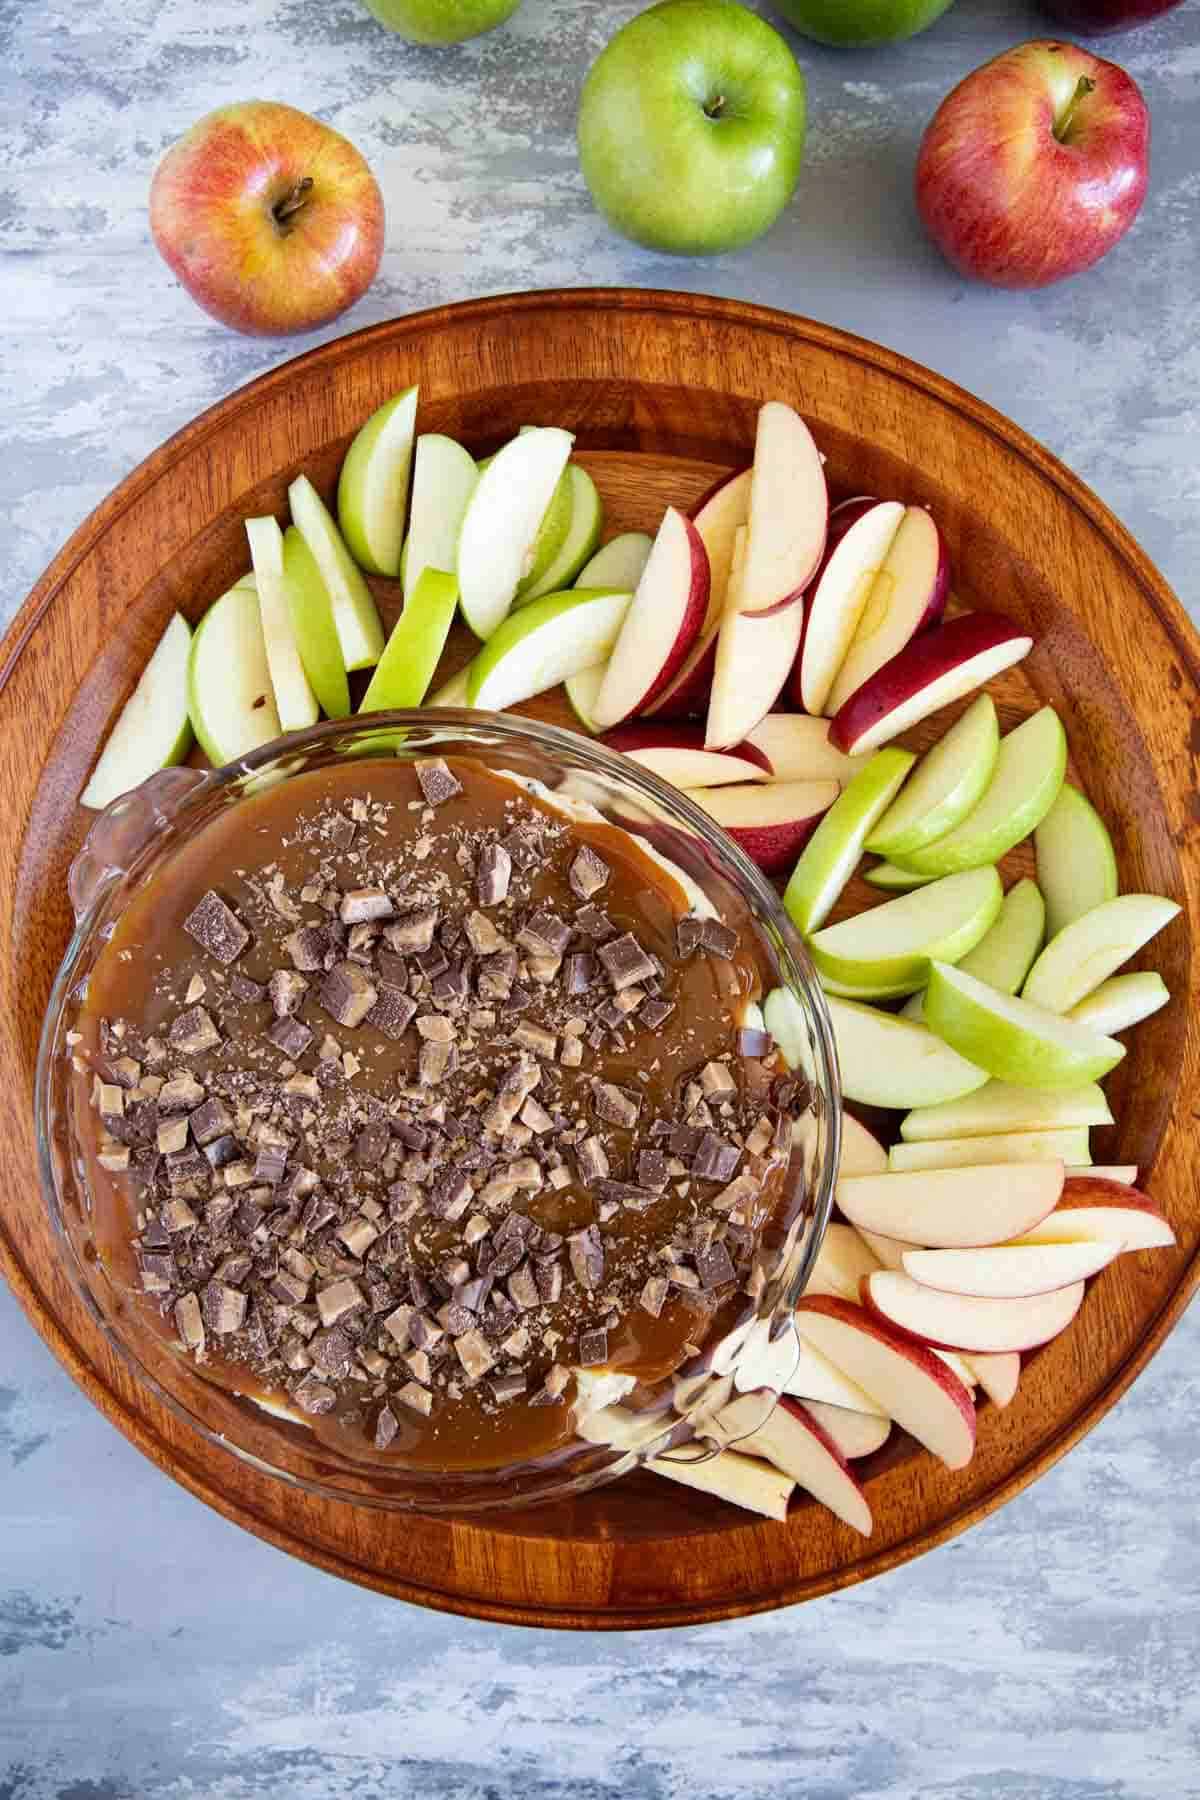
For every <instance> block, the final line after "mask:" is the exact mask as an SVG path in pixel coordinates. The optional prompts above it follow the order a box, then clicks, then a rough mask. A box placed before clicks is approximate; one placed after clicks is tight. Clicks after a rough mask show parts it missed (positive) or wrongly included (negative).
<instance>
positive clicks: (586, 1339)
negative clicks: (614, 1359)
mask: <svg viewBox="0 0 1200 1800" xmlns="http://www.w3.org/2000/svg"><path fill="white" fill-rule="evenodd" d="M579 1361H580V1364H581V1366H582V1367H583V1368H585V1369H594V1368H595V1367H596V1366H597V1364H599V1363H604V1362H607V1361H608V1332H607V1331H606V1330H605V1329H604V1328H603V1326H601V1327H599V1328H598V1329H596V1330H593V1331H581V1332H580V1334H579Z"/></svg>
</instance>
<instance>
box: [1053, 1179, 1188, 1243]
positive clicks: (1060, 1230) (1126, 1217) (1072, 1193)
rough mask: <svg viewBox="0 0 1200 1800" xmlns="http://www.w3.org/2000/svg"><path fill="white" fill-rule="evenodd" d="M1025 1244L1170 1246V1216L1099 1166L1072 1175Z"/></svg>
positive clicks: (1133, 1188) (1171, 1236) (1171, 1238)
mask: <svg viewBox="0 0 1200 1800" xmlns="http://www.w3.org/2000/svg"><path fill="white" fill-rule="evenodd" d="M1021 1242H1022V1243H1025V1244H1075V1243H1101V1244H1116V1245H1117V1247H1118V1248H1119V1249H1121V1250H1161V1249H1169V1248H1170V1247H1171V1246H1172V1245H1173V1244H1174V1243H1175V1233H1174V1231H1173V1229H1172V1227H1171V1224H1170V1221H1169V1220H1168V1219H1166V1218H1165V1217H1164V1215H1163V1214H1162V1213H1161V1212H1160V1211H1159V1209H1158V1207H1156V1206H1155V1205H1154V1203H1153V1201H1152V1200H1149V1199H1147V1197H1146V1195H1145V1194H1143V1193H1140V1192H1139V1191H1138V1189H1137V1188H1135V1187H1132V1186H1128V1185H1127V1184H1126V1183H1124V1182H1121V1181H1113V1180H1111V1179H1110V1178H1107V1177H1105V1176H1102V1175H1100V1174H1099V1172H1098V1171H1094V1172H1093V1171H1089V1172H1088V1174H1087V1175H1084V1176H1069V1177H1068V1179H1067V1183H1066V1186H1065V1187H1064V1189H1063V1194H1062V1199H1061V1200H1060V1201H1059V1203H1058V1205H1057V1206H1056V1207H1055V1209H1054V1211H1053V1212H1052V1213H1051V1214H1050V1216H1049V1218H1046V1219H1043V1220H1042V1222H1041V1224H1040V1225H1037V1226H1035V1227H1034V1229H1033V1230H1032V1231H1026V1232H1023V1233H1022V1237H1021Z"/></svg>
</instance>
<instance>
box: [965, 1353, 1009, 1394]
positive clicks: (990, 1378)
mask: <svg viewBox="0 0 1200 1800" xmlns="http://www.w3.org/2000/svg"><path fill="white" fill-rule="evenodd" d="M967 1367H968V1368H969V1369H970V1371H971V1373H972V1374H973V1375H974V1376H975V1377H976V1379H977V1380H978V1382H979V1385H980V1387H981V1388H982V1389H983V1391H984V1393H985V1394H986V1395H987V1397H988V1399H989V1400H990V1401H991V1403H992V1405H993V1406H1000V1407H1004V1406H1007V1405H1008V1403H1009V1401H1010V1400H1011V1399H1012V1397H1013V1395H1014V1394H1015V1393H1016V1391H1017V1384H1018V1382H1019V1381H1020V1379H1021V1358H1020V1355H1019V1353H1018V1352H1017V1351H1016V1350H1004V1351H1001V1352H999V1353H998V1354H997V1355H995V1356H989V1355H988V1354H986V1352H984V1351H982V1350H976V1351H975V1352H974V1353H973V1355H972V1356H971V1357H970V1358H969V1359H968V1362H967Z"/></svg>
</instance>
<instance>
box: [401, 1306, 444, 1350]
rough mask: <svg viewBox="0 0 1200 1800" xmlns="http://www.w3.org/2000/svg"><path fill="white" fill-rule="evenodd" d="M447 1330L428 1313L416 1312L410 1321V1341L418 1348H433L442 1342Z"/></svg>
mask: <svg viewBox="0 0 1200 1800" xmlns="http://www.w3.org/2000/svg"><path fill="white" fill-rule="evenodd" d="M445 1335H446V1334H445V1332H444V1331H443V1329H442V1327H441V1326H440V1325H439V1324H438V1323H437V1321H436V1319H431V1318H430V1317H429V1314H428V1313H423V1312H415V1313H414V1314H413V1316H412V1318H411V1319H410V1320H409V1322H408V1336H409V1341H410V1342H411V1343H412V1344H413V1345H415V1347H416V1348H417V1349H418V1350H432V1349H434V1348H435V1347H436V1346H437V1345H438V1344H440V1343H441V1341H442V1339H443V1338H444V1337H445Z"/></svg>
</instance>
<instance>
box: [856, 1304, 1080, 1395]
mask: <svg viewBox="0 0 1200 1800" xmlns="http://www.w3.org/2000/svg"><path fill="white" fill-rule="evenodd" d="M1085 1285H1086V1284H1085V1283H1084V1282H1082V1281H1077V1282H1075V1284H1074V1285H1073V1286H1072V1287H1061V1288H1054V1289H1052V1291H1051V1292H1050V1293H1048V1294H1028V1295H1025V1296H1024V1297H1023V1298H1022V1299H1020V1300H980V1299H978V1298H976V1297H975V1296H973V1295H966V1294H940V1293H938V1292H937V1290H936V1289H935V1288H927V1287H922V1286H921V1285H920V1283H919V1282H916V1281H914V1280H913V1278H912V1276H911V1275H906V1274H894V1273H893V1272H892V1270H890V1269H880V1270H879V1271H878V1272H877V1273H876V1274H874V1275H869V1276H868V1277H867V1280H866V1282H865V1283H864V1287H863V1300H864V1303H865V1304H866V1306H867V1307H868V1308H869V1309H870V1311H871V1312H872V1314H874V1316H875V1317H876V1318H877V1319H878V1320H879V1321H880V1322H881V1323H883V1324H887V1325H890V1326H892V1327H893V1328H895V1329H896V1330H898V1331H904V1332H908V1333H910V1334H911V1335H912V1337H914V1338H916V1339H919V1340H920V1342H921V1343H923V1344H930V1345H941V1346H942V1347H943V1348H944V1349H947V1350H960V1351H965V1352H966V1353H967V1355H968V1356H970V1354H971V1352H972V1351H975V1350H983V1351H988V1352H993V1353H999V1352H1002V1351H1011V1350H1033V1349H1036V1348H1037V1346H1038V1345H1039V1344H1046V1343H1049V1341H1050V1339H1051V1338H1055V1337H1057V1336H1058V1334H1059V1332H1060V1331H1065V1330H1066V1328H1067V1326H1068V1325H1069V1324H1070V1323H1071V1320H1072V1319H1073V1318H1074V1317H1075V1314H1076V1313H1077V1312H1078V1311H1079V1308H1080V1306H1081V1305H1082V1304H1083V1295H1084V1289H1085ZM826 1304H829V1303H828V1302H827V1303H826ZM901 1423H903V1421H901Z"/></svg>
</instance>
